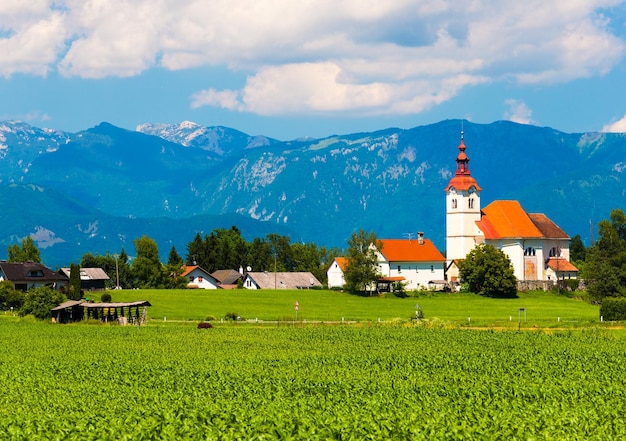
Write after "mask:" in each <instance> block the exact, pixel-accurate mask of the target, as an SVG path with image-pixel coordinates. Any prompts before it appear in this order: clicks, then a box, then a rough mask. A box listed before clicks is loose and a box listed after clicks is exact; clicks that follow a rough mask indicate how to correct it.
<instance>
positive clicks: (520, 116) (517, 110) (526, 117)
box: [504, 99, 533, 124]
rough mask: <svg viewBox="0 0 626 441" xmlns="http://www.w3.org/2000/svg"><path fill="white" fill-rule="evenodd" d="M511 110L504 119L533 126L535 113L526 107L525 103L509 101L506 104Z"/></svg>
mask: <svg viewBox="0 0 626 441" xmlns="http://www.w3.org/2000/svg"><path fill="white" fill-rule="evenodd" d="M504 104H506V105H507V106H508V107H509V109H508V110H507V111H506V112H504V119H507V120H509V121H513V122H516V123H520V124H531V123H532V119H531V117H532V115H533V111H532V110H530V108H529V107H528V106H527V105H526V103H525V102H523V101H519V100H514V99H509V100H506V101H505V102H504Z"/></svg>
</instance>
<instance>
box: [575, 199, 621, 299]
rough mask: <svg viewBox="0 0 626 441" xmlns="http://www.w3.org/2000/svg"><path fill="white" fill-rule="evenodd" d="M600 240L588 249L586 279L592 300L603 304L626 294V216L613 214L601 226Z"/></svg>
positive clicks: (614, 212) (599, 231) (618, 210)
mask: <svg viewBox="0 0 626 441" xmlns="http://www.w3.org/2000/svg"><path fill="white" fill-rule="evenodd" d="M598 233H599V236H600V237H599V239H598V241H597V242H596V243H595V244H594V245H593V246H591V247H589V248H588V249H587V253H586V265H585V272H584V277H585V279H587V280H588V282H589V287H588V292H589V297H590V298H591V300H592V301H594V302H601V301H602V299H603V298H605V297H616V296H625V295H626V215H625V214H624V212H623V211H622V210H621V209H615V210H613V211H611V215H610V218H609V219H604V220H602V221H600V222H599V223H598Z"/></svg>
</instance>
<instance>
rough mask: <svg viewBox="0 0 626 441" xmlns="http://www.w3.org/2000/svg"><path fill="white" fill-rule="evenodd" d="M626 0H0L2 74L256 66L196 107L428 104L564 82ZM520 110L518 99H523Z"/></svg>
mask: <svg viewBox="0 0 626 441" xmlns="http://www.w3.org/2000/svg"><path fill="white" fill-rule="evenodd" d="M623 3H624V0H588V1H584V2H564V1H561V0H526V1H524V2H502V1H499V0H482V1H475V2H452V1H451V0H438V1H434V0H433V1H422V0H396V1H393V2H381V1H379V0H316V1H293V0H258V1H256V2H250V1H249V0H212V1H210V2H209V1H206V0H134V1H132V2H131V1H128V0H32V1H29V2H23V1H21V0H3V1H2V3H1V4H0V75H4V76H6V77H9V76H11V75H13V74H15V73H28V74H33V75H46V74H47V73H48V72H50V71H51V70H53V69H58V70H59V71H60V72H61V73H62V74H63V75H65V76H75V77H83V78H102V77H108V76H119V77H126V76H133V75H138V74H140V73H142V72H144V71H146V70H148V69H151V68H155V67H161V68H165V69H171V70H179V69H188V68H192V67H197V66H203V65H220V66H226V67H228V68H229V69H232V70H244V71H249V72H251V74H250V76H249V77H248V79H247V81H246V84H245V85H242V87H241V89H240V90H217V89H216V88H215V87H210V86H211V85H210V84H207V90H204V91H199V92H198V93H196V94H194V95H193V96H192V98H191V100H192V106H194V107H198V106H203V105H209V106H219V107H224V108H227V109H231V110H237V111H246V112H255V113H260V114H266V115H270V114H272V115H273V114H287V113H293V112H299V113H310V112H313V113H315V112H341V111H344V110H351V111H353V110H355V109H356V110H360V111H362V112H363V113H411V112H420V111H422V110H424V109H428V108H429V107H432V106H435V105H437V104H439V103H442V102H444V101H446V100H449V99H451V98H452V97H454V96H455V95H456V94H458V93H459V92H460V91H461V90H462V89H464V88H467V87H471V86H472V85H475V84H481V83H485V82H501V81H516V82H518V83H520V84H539V83H541V84H544V83H555V82H566V81H571V80H573V79H577V78H587V77H591V76H596V75H603V74H605V73H607V72H609V71H610V70H611V69H612V68H613V67H614V66H615V65H616V64H617V63H618V62H620V60H621V59H622V58H623V57H624V54H625V52H626V43H625V42H624V41H623V40H621V39H620V38H618V36H616V35H614V34H613V33H611V27H610V22H609V20H608V19H607V17H605V16H603V15H601V14H600V12H599V11H601V10H605V9H607V8H611V7H613V6H619V5H622V4H623ZM515 114H516V115H519V113H518V112H515Z"/></svg>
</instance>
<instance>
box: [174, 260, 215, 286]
mask: <svg viewBox="0 0 626 441" xmlns="http://www.w3.org/2000/svg"><path fill="white" fill-rule="evenodd" d="M181 277H184V278H186V279H187V280H188V282H187V288H200V289H217V288H218V284H219V282H218V281H217V279H215V277H213V276H212V275H211V274H210V273H209V272H208V271H206V270H205V269H204V268H202V267H200V266H197V265H191V266H184V267H183V273H182V274H181Z"/></svg>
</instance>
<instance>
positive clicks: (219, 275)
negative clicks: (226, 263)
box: [211, 269, 243, 289]
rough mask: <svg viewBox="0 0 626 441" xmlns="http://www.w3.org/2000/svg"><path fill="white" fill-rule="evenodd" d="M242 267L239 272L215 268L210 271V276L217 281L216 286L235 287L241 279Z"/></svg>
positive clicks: (223, 287)
mask: <svg viewBox="0 0 626 441" xmlns="http://www.w3.org/2000/svg"><path fill="white" fill-rule="evenodd" d="M242 273H243V269H242V270H241V272H239V271H235V270H232V269H230V270H217V271H215V272H213V273H211V276H213V278H214V279H215V280H217V282H218V286H219V287H220V288H222V289H234V288H237V286H238V283H239V281H240V280H241V281H243V274H242Z"/></svg>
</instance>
